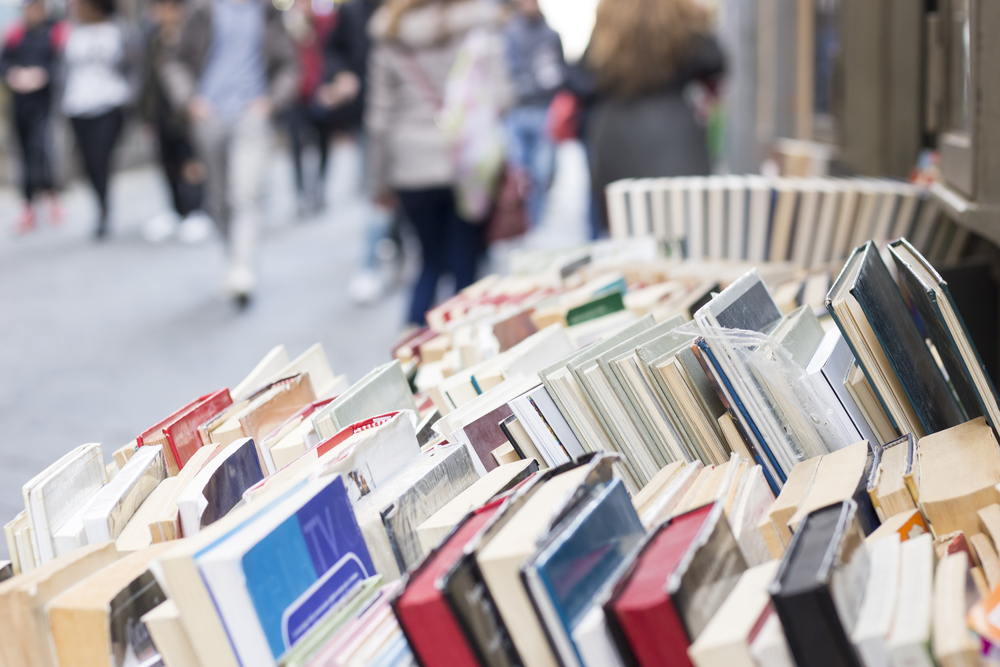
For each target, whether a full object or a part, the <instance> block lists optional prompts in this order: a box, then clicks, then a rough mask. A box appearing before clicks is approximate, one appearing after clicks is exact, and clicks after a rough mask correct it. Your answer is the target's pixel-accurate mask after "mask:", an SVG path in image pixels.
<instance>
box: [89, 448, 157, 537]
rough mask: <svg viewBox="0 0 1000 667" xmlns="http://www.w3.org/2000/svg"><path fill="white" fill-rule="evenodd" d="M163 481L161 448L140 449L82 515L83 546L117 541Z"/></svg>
mask: <svg viewBox="0 0 1000 667" xmlns="http://www.w3.org/2000/svg"><path fill="white" fill-rule="evenodd" d="M166 478H167V463H166V461H165V460H164V458H163V448H162V447H159V446H156V447H149V446H144V447H140V448H139V451H137V452H136V453H135V454H133V455H132V458H130V459H129V460H128V463H126V464H125V467H124V468H122V469H121V472H119V473H118V475H117V476H116V477H115V478H114V479H113V480H112V481H111V482H110V483H108V484H107V485H105V486H104V488H102V489H101V490H100V491H99V492H98V493H97V497H96V498H95V499H94V502H93V503H91V505H90V507H89V508H88V509H87V512H86V513H85V514H84V515H83V528H84V530H85V531H86V532H87V544H97V543H99V542H108V541H110V540H114V539H117V538H118V535H119V534H120V533H121V532H122V529H123V528H125V524H127V523H128V522H129V519H131V518H132V515H133V514H135V511H136V510H137V509H139V505H141V504H142V502H143V501H144V500H146V498H148V497H149V494H151V493H152V492H153V489H155V488H156V487H157V485H158V484H159V483H160V482H162V481H163V480H165V479H166Z"/></svg>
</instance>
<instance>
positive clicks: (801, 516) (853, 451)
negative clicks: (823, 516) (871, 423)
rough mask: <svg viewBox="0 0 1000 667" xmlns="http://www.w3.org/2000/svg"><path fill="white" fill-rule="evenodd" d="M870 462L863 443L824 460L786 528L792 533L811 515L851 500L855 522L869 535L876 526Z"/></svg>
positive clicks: (828, 455) (830, 455)
mask: <svg viewBox="0 0 1000 667" xmlns="http://www.w3.org/2000/svg"><path fill="white" fill-rule="evenodd" d="M873 461H874V456H873V455H872V450H871V448H870V447H869V446H868V443H867V442H866V441H864V440H862V441H861V442H857V443H855V444H853V445H851V446H850V447H845V448H844V449H840V450H837V451H835V452H833V453H831V454H827V455H825V456H823V457H822V458H821V459H820V462H819V467H817V468H816V475H815V477H814V478H813V483H812V484H811V485H810V487H809V491H808V492H807V493H806V495H805V496H804V497H803V498H802V501H801V502H800V503H799V507H798V509H797V510H796V511H795V514H793V515H792V518H790V519H789V520H788V528H789V529H790V530H791V531H792V532H793V533H794V532H795V531H796V530H798V527H799V526H800V525H801V524H802V522H803V521H804V520H805V518H806V516H807V515H809V514H810V513H811V512H813V511H815V510H818V509H820V508H822V507H827V506H828V505H833V504H835V503H840V502H842V501H845V500H848V499H851V500H853V501H854V502H855V504H856V507H855V510H854V520H855V521H857V523H858V525H859V526H860V527H861V530H862V532H863V533H864V534H865V535H870V534H871V533H872V531H874V530H875V529H876V528H878V525H879V519H878V515H877V514H876V512H875V508H874V507H873V505H872V499H871V496H869V495H868V478H869V477H870V476H871V468H872V463H873Z"/></svg>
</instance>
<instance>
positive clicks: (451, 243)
mask: <svg viewBox="0 0 1000 667" xmlns="http://www.w3.org/2000/svg"><path fill="white" fill-rule="evenodd" d="M501 31H502V14H501V9H500V7H499V6H498V5H497V4H496V3H494V2H492V1H491V0H392V1H391V2H389V3H388V4H386V5H384V6H383V7H381V8H380V9H379V10H378V11H377V12H376V14H375V16H374V17H373V18H372V22H371V27H370V32H371V35H372V36H373V38H374V39H375V46H374V48H373V50H372V54H371V60H370V62H369V71H368V74H369V81H368V85H369V88H368V102H367V109H366V114H365V126H366V128H367V131H368V141H369V144H370V145H369V173H370V181H371V189H372V192H373V194H374V198H375V201H376V203H377V204H378V205H380V206H383V207H385V208H391V207H392V206H393V205H394V203H395V201H397V200H398V202H399V204H400V205H401V206H402V208H403V211H404V212H405V213H406V216H407V218H409V220H410V221H411V222H412V223H413V226H414V227H415V228H416V230H417V236H418V238H419V239H420V248H421V253H422V266H421V270H420V276H419V278H418V279H417V282H416V285H415V286H414V288H413V296H412V299H411V302H410V308H409V312H408V322H409V323H410V324H413V325H421V324H423V323H424V322H425V314H426V312H427V311H428V310H429V309H430V308H431V307H432V306H433V305H434V300H435V296H436V293H437V289H438V283H439V281H440V279H441V278H442V277H443V276H445V275H450V276H451V277H453V278H454V289H455V290H456V291H457V290H461V289H463V288H465V287H467V286H468V285H470V284H472V282H473V281H474V280H475V277H476V265H477V260H478V258H479V256H480V255H481V253H482V251H483V250H484V247H483V245H484V243H483V225H482V223H483V220H482V219H467V216H465V217H463V214H462V213H460V204H461V203H462V202H461V201H459V200H460V198H459V197H458V196H457V195H458V194H459V193H457V191H456V186H457V185H458V184H459V179H460V177H461V173H460V172H461V170H460V169H459V165H457V164H456V161H455V159H454V154H455V150H454V148H455V147H454V146H453V144H452V141H451V139H452V138H451V137H449V135H448V133H446V132H445V130H443V129H442V124H441V123H440V122H439V121H440V120H441V118H440V116H441V115H442V114H441V111H442V109H443V107H444V103H445V99H446V94H447V91H446V86H447V85H448V83H449V75H450V73H451V72H452V70H453V67H454V66H455V64H456V59H457V58H458V56H459V54H460V53H461V52H462V49H463V48H464V47H466V45H467V44H468V43H469V41H470V40H471V39H478V43H479V44H482V45H484V46H485V47H486V48H487V49H488V51H487V53H488V63H486V66H485V67H483V68H482V69H478V68H477V69H476V70H475V75H476V76H477V77H479V81H478V83H479V85H480V86H481V87H482V88H484V89H486V90H488V91H489V92H491V93H492V95H493V97H494V99H495V100H496V101H497V103H498V105H499V106H500V107H501V108H506V107H507V106H509V102H510V97H511V91H510V83H509V81H508V77H507V71H506V65H505V62H504V45H503V38H502V32H501ZM501 161H502V159H501Z"/></svg>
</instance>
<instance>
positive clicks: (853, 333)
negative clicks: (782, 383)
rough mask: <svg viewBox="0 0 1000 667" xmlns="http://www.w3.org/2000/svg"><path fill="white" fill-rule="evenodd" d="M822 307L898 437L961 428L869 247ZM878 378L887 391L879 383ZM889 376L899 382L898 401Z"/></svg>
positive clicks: (937, 372) (947, 392) (951, 399)
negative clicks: (848, 349)
mask: <svg viewBox="0 0 1000 667" xmlns="http://www.w3.org/2000/svg"><path fill="white" fill-rule="evenodd" d="M826 305H827V309H828V310H829V311H830V313H831V315H833V319H834V321H835V322H836V323H837V326H838V327H839V328H840V330H841V332H842V333H843V334H844V338H845V339H846V340H847V342H848V343H849V344H850V345H851V348H852V351H853V352H854V356H855V358H856V359H857V360H858V363H859V364H860V365H861V368H862V370H864V372H865V375H866V376H867V377H868V380H869V381H870V382H871V384H872V387H873V388H874V389H875V392H876V394H878V396H879V399H880V400H881V401H882V403H883V405H884V406H885V408H886V412H888V414H889V416H890V418H892V420H893V423H894V424H895V426H896V428H897V429H899V431H900V434H903V433H907V432H913V433H914V435H916V436H921V435H924V434H928V435H929V434H931V433H937V432H938V431H941V430H944V429H946V428H951V427H952V426H957V425H959V424H961V423H964V421H965V417H964V415H963V414H962V410H961V408H960V407H959V405H958V402H957V401H956V400H955V396H954V395H953V394H952V392H951V388H950V387H949V386H948V382H947V381H946V380H945V378H944V375H943V374H942V373H941V369H940V368H938V365H937V362H935V361H934V356H933V355H932V354H931V351H930V348H928V347H927V344H926V343H925V342H924V338H923V336H922V335H921V334H920V330H919V329H917V325H916V324H915V323H914V321H913V318H912V317H910V311H909V310H908V309H907V307H906V302H905V301H904V300H903V296H902V294H900V292H899V288H898V287H897V286H896V283H895V282H894V281H893V279H892V276H891V275H889V269H888V268H887V267H886V266H885V263H884V262H883V261H882V258H881V257H880V256H879V253H878V248H876V246H875V243H874V242H871V241H869V242H868V243H867V244H865V245H863V246H861V247H859V248H857V249H855V251H854V253H853V254H852V255H851V257H850V259H848V261H847V264H846V265H845V266H844V270H843V271H842V272H841V274H840V276H839V277H838V278H837V281H836V282H835V283H834V285H833V287H832V288H831V289H830V294H829V295H828V296H827V300H826ZM859 320H863V321H859ZM868 327H870V329H871V332H870V335H869V333H868V332H867V328H868ZM872 336H874V340H873V339H872ZM876 346H877V347H878V348H880V349H875V348H876ZM866 347H867V348H868V349H867V350H865V349H864V348H866ZM883 355H884V356H883ZM880 357H881V358H880ZM886 363H887V364H888V366H889V367H886ZM883 375H884V376H886V377H887V378H888V380H887V381H888V386H887V383H886V382H885V381H881V380H880V378H881V377H882V376H883ZM889 376H894V377H895V378H896V379H898V383H899V386H900V387H901V389H902V392H903V393H904V395H903V396H899V395H898V393H897V392H898V390H897V389H894V388H893V381H892V380H893V378H892V377H889ZM887 394H892V395H891V396H890V395H887ZM904 401H908V402H909V405H906V404H904ZM908 408H911V409H908ZM913 422H916V423H913ZM921 430H922V431H923V432H922V433H921V432H920V431H921Z"/></svg>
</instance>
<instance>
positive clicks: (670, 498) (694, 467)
mask: <svg viewBox="0 0 1000 667" xmlns="http://www.w3.org/2000/svg"><path fill="white" fill-rule="evenodd" d="M704 467H705V466H704V465H703V464H702V462H701V461H693V462H691V463H688V464H686V465H685V466H684V470H682V471H681V472H680V473H678V474H677V476H676V477H674V479H673V480H671V482H670V484H669V485H668V486H667V488H665V489H664V490H663V491H662V492H661V493H660V495H659V496H657V497H656V500H655V501H653V504H652V505H651V506H650V507H649V509H648V510H646V512H645V513H643V515H642V516H641V517H640V518H641V519H642V525H643V526H645V527H646V530H652V528H653V527H654V526H656V525H658V524H659V523H660V522H661V521H664V520H665V519H668V518H670V517H671V516H672V515H673V513H674V510H675V509H676V508H677V505H678V503H680V501H681V499H682V498H683V497H684V494H685V493H687V492H688V489H690V488H691V485H692V484H694V480H695V479H697V478H698V475H700V474H701V471H702V468H704Z"/></svg>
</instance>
